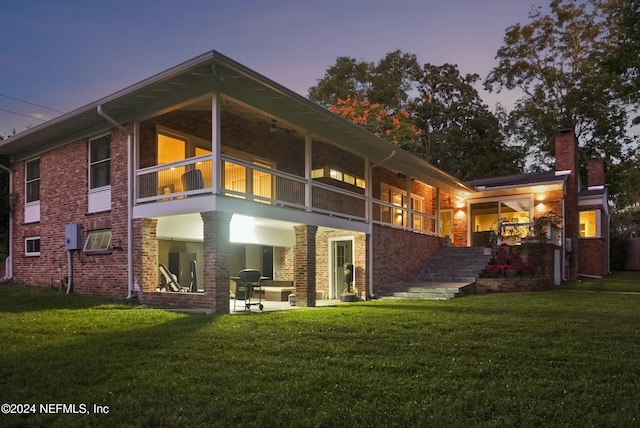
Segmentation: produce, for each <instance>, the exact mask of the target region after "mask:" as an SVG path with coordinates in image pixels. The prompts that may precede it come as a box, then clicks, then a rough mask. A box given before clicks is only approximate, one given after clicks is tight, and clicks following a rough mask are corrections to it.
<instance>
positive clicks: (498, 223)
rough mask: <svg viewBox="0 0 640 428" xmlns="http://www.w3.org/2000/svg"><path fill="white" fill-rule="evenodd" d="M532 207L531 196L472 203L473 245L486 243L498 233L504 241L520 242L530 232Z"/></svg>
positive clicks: (471, 225)
mask: <svg viewBox="0 0 640 428" xmlns="http://www.w3.org/2000/svg"><path fill="white" fill-rule="evenodd" d="M531 207H532V203H531V199H530V198H510V199H502V200H498V201H491V202H480V203H475V204H471V215H470V222H471V223H470V227H471V245H474V246H482V245H485V244H487V243H488V242H490V241H491V239H492V238H495V237H497V235H500V237H501V239H502V240H503V241H507V242H510V243H519V242H520V240H521V239H522V238H524V237H526V236H527V234H528V233H529V222H530V221H531Z"/></svg>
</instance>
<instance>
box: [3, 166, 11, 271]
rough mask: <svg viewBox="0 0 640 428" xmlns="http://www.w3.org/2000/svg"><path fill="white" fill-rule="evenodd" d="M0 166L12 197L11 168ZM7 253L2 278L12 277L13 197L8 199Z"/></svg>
mask: <svg viewBox="0 0 640 428" xmlns="http://www.w3.org/2000/svg"><path fill="white" fill-rule="evenodd" d="M0 168H1V169H2V170H4V171H6V172H8V173H9V197H11V198H12V197H13V173H12V172H11V168H7V167H6V166H4V165H0ZM9 204H10V206H9V255H8V256H7V259H6V260H5V273H4V279H5V280H8V279H11V278H13V209H14V207H13V199H12V200H10V201H9Z"/></svg>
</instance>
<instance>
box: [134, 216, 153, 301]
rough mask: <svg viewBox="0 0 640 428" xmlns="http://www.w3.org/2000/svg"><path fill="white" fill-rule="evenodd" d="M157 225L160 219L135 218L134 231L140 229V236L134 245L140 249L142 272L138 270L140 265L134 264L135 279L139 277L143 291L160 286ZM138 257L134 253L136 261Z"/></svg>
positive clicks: (135, 249)
mask: <svg viewBox="0 0 640 428" xmlns="http://www.w3.org/2000/svg"><path fill="white" fill-rule="evenodd" d="M157 226H158V220H157V219H154V218H143V219H136V220H134V228H133V229H134V231H137V230H139V231H140V236H139V237H136V240H137V241H138V242H137V243H136V244H137V245H134V251H140V272H138V266H134V271H135V273H136V277H135V279H138V278H139V281H140V282H139V284H140V289H141V290H142V291H156V288H158V240H157V237H156V228H157ZM136 235H138V234H137V233H135V232H134V236H136ZM138 247H139V248H138ZM136 259H137V257H135V255H134V261H135V260H136ZM135 279H134V281H135Z"/></svg>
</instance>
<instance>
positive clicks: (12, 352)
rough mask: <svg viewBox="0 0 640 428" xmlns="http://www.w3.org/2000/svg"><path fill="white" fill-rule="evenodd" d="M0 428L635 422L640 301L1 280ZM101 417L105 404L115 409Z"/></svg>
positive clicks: (605, 296)
mask: <svg viewBox="0 0 640 428" xmlns="http://www.w3.org/2000/svg"><path fill="white" fill-rule="evenodd" d="M0 293H2V298H1V299H0V325H1V326H2V327H1V329H0V343H2V346H1V347H0V401H2V402H3V403H23V404H36V405H38V406H39V405H40V404H47V403H66V404H75V405H79V404H86V406H87V408H88V410H89V413H92V411H93V405H94V404H95V405H100V406H106V407H108V410H109V413H108V414H89V415H81V414H65V413H64V412H57V414H48V415H47V414H42V412H41V411H40V409H39V408H38V409H37V410H38V411H37V412H36V414H32V415H16V414H11V415H4V414H0V426H3V427H7V426H30V427H32V426H47V427H50V426H54V427H55V426H59V427H75V426H82V427H85V426H122V427H125V426H136V427H138V426H153V427H162V426H207V427H210V426H219V427H230V426H265V427H267V426H268V427H277V426H295V427H311V426H313V427H335V426H369V427H378V426H402V427H406V426H447V427H451V426H454V427H455V426H459V427H469V426H505V427H512V426H521V427H522V426H524V427H526V426H531V427H534V426H535V427H538V426H581V427H582V426H598V427H607V426H609V427H625V426H629V427H631V426H637V425H638V423H639V422H638V418H639V416H640V404H639V402H638V400H637V397H638V396H640V383H639V382H638V381H637V379H638V378H640V365H639V364H638V355H640V329H639V328H638V326H639V325H640V296H639V295H633V294H631V295H629V294H624V295H622V294H614V293H593V292H575V291H551V292H543V293H516V294H487V295H478V296H469V297H465V298H463V299H454V300H448V301H397V300H394V301H376V302H361V303H354V304H342V305H339V306H337V307H325V308H315V309H296V310H292V311H283V312H270V313H255V314H249V315H246V316H236V315H222V316H206V315H201V314H191V315H188V314H181V313H176V312H168V311H163V310H156V309H146V308H143V307H140V306H136V305H133V304H121V303H113V302H109V301H105V300H102V299H98V298H93V297H87V296H77V295H65V294H63V293H59V292H56V291H50V290H41V289H34V288H30V287H23V286H14V285H1V286H0ZM101 409H103V410H104V409H105V407H102V408H101Z"/></svg>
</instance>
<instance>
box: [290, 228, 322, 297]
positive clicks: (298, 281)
mask: <svg viewBox="0 0 640 428" xmlns="http://www.w3.org/2000/svg"><path fill="white" fill-rule="evenodd" d="M293 229H294V231H295V233H296V256H295V276H294V286H295V289H296V292H295V293H296V306H304V307H315V306H316V231H317V230H318V226H309V225H300V226H293Z"/></svg>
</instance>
